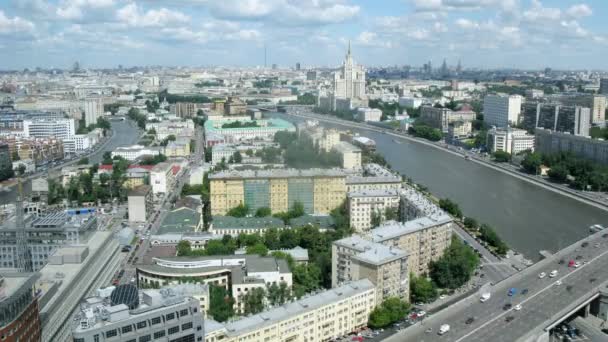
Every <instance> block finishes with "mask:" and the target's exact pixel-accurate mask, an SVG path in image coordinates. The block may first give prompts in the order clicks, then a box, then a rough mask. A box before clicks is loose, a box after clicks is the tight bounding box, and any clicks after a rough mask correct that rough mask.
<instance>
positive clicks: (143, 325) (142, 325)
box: [137, 321, 148, 329]
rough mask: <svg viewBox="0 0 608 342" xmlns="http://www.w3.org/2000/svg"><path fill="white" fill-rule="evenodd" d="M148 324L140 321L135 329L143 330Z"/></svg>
mask: <svg viewBox="0 0 608 342" xmlns="http://www.w3.org/2000/svg"><path fill="white" fill-rule="evenodd" d="M147 325H148V324H147V323H146V321H141V322H138V323H137V329H143V328H145V327H146V326H147Z"/></svg>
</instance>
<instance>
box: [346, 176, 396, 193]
mask: <svg viewBox="0 0 608 342" xmlns="http://www.w3.org/2000/svg"><path fill="white" fill-rule="evenodd" d="M401 182H402V181H401V177H399V176H395V175H380V176H367V177H364V176H347V177H346V191H347V192H351V191H368V190H389V189H394V190H399V188H401Z"/></svg>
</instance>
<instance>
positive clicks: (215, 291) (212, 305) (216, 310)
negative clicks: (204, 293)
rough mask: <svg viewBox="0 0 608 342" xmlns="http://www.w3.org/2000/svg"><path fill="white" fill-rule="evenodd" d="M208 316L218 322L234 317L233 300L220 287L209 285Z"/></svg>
mask: <svg viewBox="0 0 608 342" xmlns="http://www.w3.org/2000/svg"><path fill="white" fill-rule="evenodd" d="M208 313H209V315H210V316H211V317H213V319H214V320H216V321H218V322H225V321H227V320H228V319H229V318H230V317H232V316H234V299H233V298H232V297H230V295H229V294H228V293H227V291H226V289H225V288H224V287H222V286H217V285H209V312H208Z"/></svg>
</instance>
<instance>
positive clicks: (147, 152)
mask: <svg viewBox="0 0 608 342" xmlns="http://www.w3.org/2000/svg"><path fill="white" fill-rule="evenodd" d="M160 152H161V150H160V148H159V147H146V146H142V145H133V146H125V147H118V148H116V149H115V150H114V151H112V158H114V157H116V156H118V157H122V158H124V159H126V160H128V161H134V160H137V159H139V158H143V157H146V156H150V157H153V156H156V155H159V154H160Z"/></svg>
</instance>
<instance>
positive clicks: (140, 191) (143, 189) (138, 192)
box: [128, 184, 152, 196]
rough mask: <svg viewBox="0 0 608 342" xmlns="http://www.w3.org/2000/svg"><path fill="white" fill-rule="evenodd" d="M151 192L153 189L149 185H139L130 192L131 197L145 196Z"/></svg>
mask: <svg viewBox="0 0 608 342" xmlns="http://www.w3.org/2000/svg"><path fill="white" fill-rule="evenodd" d="M150 191H152V187H151V186H149V185H145V184H144V185H139V186H136V187H134V188H133V189H131V190H129V193H128V195H129V196H145V195H146V194H148V193H149V192H150Z"/></svg>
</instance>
